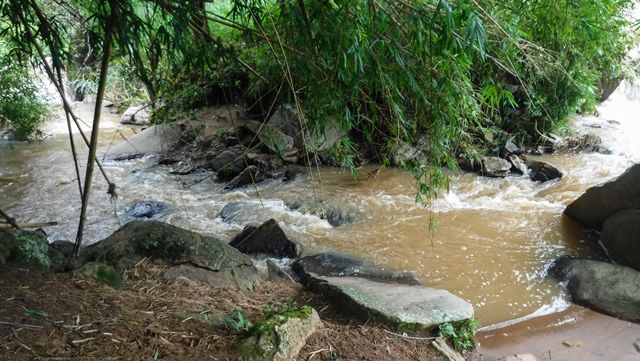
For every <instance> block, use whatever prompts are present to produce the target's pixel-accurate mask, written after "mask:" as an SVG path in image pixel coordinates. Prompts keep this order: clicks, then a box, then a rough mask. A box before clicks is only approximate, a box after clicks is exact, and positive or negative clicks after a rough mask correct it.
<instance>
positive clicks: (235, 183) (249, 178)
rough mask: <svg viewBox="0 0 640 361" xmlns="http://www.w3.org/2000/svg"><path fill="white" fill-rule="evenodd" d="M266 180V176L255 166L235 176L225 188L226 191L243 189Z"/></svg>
mask: <svg viewBox="0 0 640 361" xmlns="http://www.w3.org/2000/svg"><path fill="white" fill-rule="evenodd" d="M266 178H267V174H266V173H265V172H263V171H262V170H260V168H258V167H257V166H255V165H250V166H248V167H246V168H245V169H244V170H243V171H242V172H240V174H238V175H237V176H235V177H234V178H233V179H232V180H231V181H230V182H229V184H227V186H226V187H224V188H225V189H227V190H231V189H236V188H240V187H244V186H246V185H249V184H257V183H260V182H262V181H263V180H265V179H266Z"/></svg>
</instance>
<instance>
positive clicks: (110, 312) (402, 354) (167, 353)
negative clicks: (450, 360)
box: [0, 263, 443, 361]
mask: <svg viewBox="0 0 640 361" xmlns="http://www.w3.org/2000/svg"><path fill="white" fill-rule="evenodd" d="M163 271H164V266H161V265H153V264H146V263H142V264H140V265H138V266H137V267H135V268H133V269H132V270H130V271H128V272H126V273H125V283H124V284H125V286H124V288H123V289H122V290H116V289H113V288H110V287H109V286H106V285H102V284H99V283H96V282H94V281H93V280H86V279H82V278H77V277H74V276H73V275H71V274H64V273H58V274H56V273H48V272H42V271H36V270H32V269H25V268H19V267H16V266H6V265H5V266H0V275H1V277H0V360H40V359H42V360H69V359H73V360H153V359H164V360H239V359H241V357H240V355H239V354H237V353H236V352H235V351H234V350H233V348H232V345H233V343H234V342H236V341H237V340H238V339H239V337H240V336H238V335H235V334H233V333H232V332H231V331H230V330H229V329H228V328H225V327H218V328H216V327H212V326H209V325H207V324H205V323H202V322H200V321H197V320H194V319H190V318H187V319H184V318H183V317H184V316H183V317H179V316H177V315H176V313H177V312H195V313H199V312H209V313H222V314H224V313H226V312H230V311H233V310H242V311H243V312H244V313H245V314H246V315H247V317H248V318H249V319H250V320H259V319H260V318H261V317H262V316H263V314H262V311H263V309H264V307H265V306H266V305H267V304H269V303H270V302H283V303H284V302H290V301H292V300H295V301H297V302H298V303H299V304H301V303H306V304H310V305H312V306H313V307H314V308H316V310H318V311H319V313H320V317H321V318H322V320H323V327H322V328H321V329H320V331H318V332H317V333H316V334H315V335H313V336H312V337H311V338H310V339H309V341H308V342H307V345H306V346H305V348H304V349H303V350H302V352H301V353H300V355H299V357H298V360H324V361H328V360H399V361H404V360H443V358H442V356H440V355H439V354H438V353H437V351H435V350H434V349H433V348H432V347H431V346H430V341H429V340H422V339H410V338H408V337H399V336H396V335H394V334H392V333H391V331H389V330H387V329H385V328H384V327H382V326H381V325H373V324H362V323H357V322H354V321H352V320H350V319H349V318H348V317H346V315H343V314H341V313H340V312H338V311H336V310H334V309H333V306H330V305H329V303H328V302H327V301H326V300H324V299H323V298H322V297H317V296H314V295H312V294H309V293H306V292H304V291H303V290H302V288H301V287H300V286H299V285H295V284H293V283H291V282H288V281H287V282H284V281H283V282H274V281H267V282H264V283H262V284H260V285H258V286H256V287H255V289H254V290H253V292H252V293H250V294H245V293H242V292H240V291H234V290H221V289H215V288H212V287H209V286H206V285H201V284H196V283H194V282H192V281H189V280H186V279H179V280H175V281H165V280H164V279H163V278H162V273H163ZM411 336H413V337H418V338H419V337H427V336H431V335H428V334H425V333H422V334H413V335H411Z"/></svg>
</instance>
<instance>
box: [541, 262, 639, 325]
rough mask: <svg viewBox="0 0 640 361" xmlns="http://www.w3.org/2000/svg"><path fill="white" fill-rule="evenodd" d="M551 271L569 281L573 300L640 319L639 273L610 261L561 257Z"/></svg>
mask: <svg viewBox="0 0 640 361" xmlns="http://www.w3.org/2000/svg"><path fill="white" fill-rule="evenodd" d="M551 273H552V274H553V275H554V276H556V277H557V278H559V279H560V280H561V281H564V282H566V285H567V290H568V291H569V293H570V294H571V299H572V300H573V302H575V303H578V304H581V305H584V306H587V307H591V308H594V309H596V310H598V311H601V312H604V313H607V314H610V315H613V316H616V317H619V318H623V319H626V320H629V321H632V322H640V272H638V271H636V270H634V269H632V268H628V267H624V266H620V265H615V264H611V263H607V262H600V261H591V260H582V259H567V258H561V259H560V260H558V261H557V262H556V264H555V265H554V267H553V269H552V270H551Z"/></svg>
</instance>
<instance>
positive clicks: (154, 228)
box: [82, 220, 258, 290]
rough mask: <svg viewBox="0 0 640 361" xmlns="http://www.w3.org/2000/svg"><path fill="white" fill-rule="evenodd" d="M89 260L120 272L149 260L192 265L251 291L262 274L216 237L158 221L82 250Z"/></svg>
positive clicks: (133, 226)
mask: <svg viewBox="0 0 640 361" xmlns="http://www.w3.org/2000/svg"><path fill="white" fill-rule="evenodd" d="M82 254H84V256H85V258H86V260H87V261H101V262H104V263H105V264H108V265H110V266H113V267H114V269H115V270H116V271H118V272H122V271H124V270H126V269H129V268H131V267H133V266H134V265H135V264H136V263H138V261H140V260H141V259H143V258H145V257H149V258H151V259H157V260H161V261H164V262H166V263H168V264H170V265H188V266H193V267H196V268H200V269H204V270H208V271H211V275H212V276H215V277H219V278H221V279H222V280H226V279H231V280H233V287H234V288H239V289H242V290H248V289H251V288H252V286H253V283H254V282H256V281H257V279H258V273H257V270H256V268H255V267H253V262H252V261H251V259H250V258H249V257H248V256H246V255H244V254H242V253H240V252H239V251H238V250H237V249H235V248H233V247H231V246H229V245H228V244H227V243H226V242H223V241H220V240H218V239H216V238H214V237H209V236H203V235H201V234H199V233H195V232H191V231H188V230H185V229H182V228H178V227H176V226H172V225H170V224H166V223H162V222H157V221H137V220H136V221H132V222H129V223H127V224H125V225H124V226H122V227H121V228H120V229H118V230H117V231H115V232H114V233H113V234H112V235H111V236H109V237H107V238H106V239H104V240H102V241H100V242H98V243H95V244H92V245H90V246H88V247H85V249H84V250H83V251H82Z"/></svg>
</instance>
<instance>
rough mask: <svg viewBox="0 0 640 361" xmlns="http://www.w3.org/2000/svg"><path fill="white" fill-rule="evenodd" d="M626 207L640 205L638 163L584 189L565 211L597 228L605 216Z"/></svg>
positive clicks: (639, 165)
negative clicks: (603, 181) (620, 173)
mask: <svg viewBox="0 0 640 361" xmlns="http://www.w3.org/2000/svg"><path fill="white" fill-rule="evenodd" d="M625 209H640V164H635V165H633V166H631V167H630V168H629V169H627V170H626V171H625V172H624V173H623V174H622V175H620V176H619V177H618V178H616V179H613V180H611V181H609V182H607V183H604V184H601V185H598V186H595V187H591V188H589V189H587V191H586V192H585V193H584V194H583V195H581V196H580V197H579V198H578V199H576V200H575V201H573V202H572V203H571V204H569V205H568V206H567V208H566V209H565V210H564V213H565V214H567V215H568V216H570V217H571V218H573V219H575V220H577V221H578V222H580V223H582V224H583V225H585V226H588V227H591V228H593V229H600V228H601V227H602V224H603V223H604V221H605V219H607V218H608V217H609V216H611V215H613V214H614V213H617V212H619V211H622V210H625Z"/></svg>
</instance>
